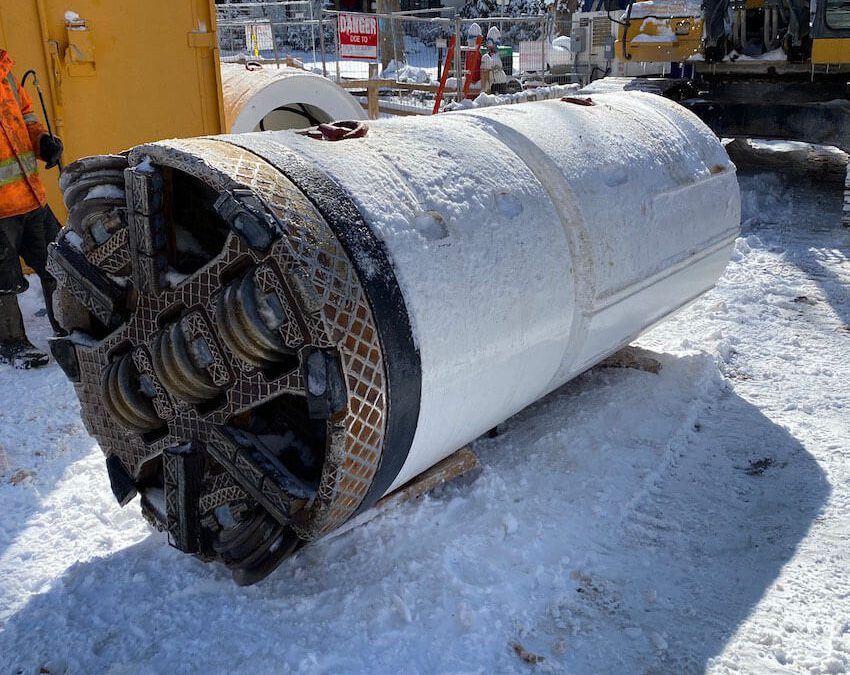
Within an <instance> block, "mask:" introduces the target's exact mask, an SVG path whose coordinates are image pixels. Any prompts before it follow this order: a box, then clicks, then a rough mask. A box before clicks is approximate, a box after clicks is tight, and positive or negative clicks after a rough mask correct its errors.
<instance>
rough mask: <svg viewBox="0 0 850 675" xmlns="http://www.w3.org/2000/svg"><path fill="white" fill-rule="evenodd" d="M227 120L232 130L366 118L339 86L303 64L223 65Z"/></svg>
mask: <svg viewBox="0 0 850 675" xmlns="http://www.w3.org/2000/svg"><path fill="white" fill-rule="evenodd" d="M221 85H222V96H223V99H224V118H225V124H226V127H227V129H228V130H229V131H230V133H233V134H241V133H245V132H248V131H280V130H283V129H304V128H306V127H312V126H316V125H317V124H324V123H325V122H330V121H332V120H351V119H354V120H360V119H364V118H365V113H364V112H363V107H362V106H361V105H360V104H359V103H358V102H357V100H356V99H355V98H354V97H353V96H352V95H351V94H349V93H348V92H347V91H345V89H343V88H342V87H340V86H339V85H338V84H335V83H334V82H331V81H330V80H329V79H327V78H325V77H321V76H320V75H314V74H312V73H308V72H306V71H304V70H299V69H297V68H286V67H282V68H279V69H278V68H273V67H270V66H265V67H262V68H257V67H253V69H251V70H249V69H248V68H246V66H244V65H240V64H235V63H222V64H221Z"/></svg>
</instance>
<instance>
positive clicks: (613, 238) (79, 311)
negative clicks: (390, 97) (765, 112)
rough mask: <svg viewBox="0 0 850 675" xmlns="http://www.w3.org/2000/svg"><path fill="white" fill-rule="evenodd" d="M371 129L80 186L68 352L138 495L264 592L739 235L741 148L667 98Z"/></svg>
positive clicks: (656, 310) (659, 313)
mask: <svg viewBox="0 0 850 675" xmlns="http://www.w3.org/2000/svg"><path fill="white" fill-rule="evenodd" d="M582 103H587V102H586V101H585V102H582ZM331 131H334V130H331ZM358 132H360V134H362V132H363V129H362V128H360V129H358V130H355V132H352V133H348V134H346V135H347V136H348V137H347V138H344V139H343V140H341V141H338V142H329V141H328V140H326V138H325V137H323V136H322V134H319V133H313V134H311V136H307V135H299V134H296V133H294V132H267V133H259V134H242V135H233V136H220V137H215V138H195V139H188V140H173V141H163V142H161V143H152V144H148V145H143V146H139V147H137V148H135V149H133V150H132V151H131V152H130V153H129V156H128V157H122V156H112V157H95V158H90V159H85V160H81V161H80V162H77V163H75V164H74V165H72V166H70V167H68V169H67V170H66V172H65V174H64V179H63V187H64V189H65V198H66V199H67V201H68V205H69V207H70V209H71V217H70V219H69V223H70V224H69V226H67V227H66V229H65V230H64V231H63V234H62V235H61V236H60V238H59V240H58V243H57V244H56V245H55V246H54V247H53V248H52V249H51V269H52V270H53V271H54V274H56V276H57V277H58V279H59V283H60V286H61V291H60V299H59V303H58V305H59V306H58V310H59V316H60V320H61V321H62V322H63V324H64V325H65V327H66V328H67V329H68V330H69V331H70V332H71V335H70V337H69V338H66V339H62V340H59V341H57V342H55V343H54V354H55V355H56V357H57V359H58V360H59V361H60V363H62V364H63V367H64V368H65V370H66V372H67V373H68V375H69V377H70V378H71V379H72V380H73V381H74V382H75V383H76V389H77V393H78V395H79V397H80V401H81V404H82V414H83V417H84V419H85V422H86V424H87V428H88V429H89V431H90V432H91V434H92V435H93V436H94V437H95V438H96V439H97V440H98V441H99V443H100V445H101V447H102V449H103V451H104V452H105V454H106V456H107V466H108V468H109V474H110V478H111V481H112V487H113V490H114V491H115V494H116V496H117V498H118V500H119V501H120V502H121V503H122V504H125V503H127V502H128V501H129V500H130V499H132V497H133V496H134V495H135V494H136V493H137V492H140V493H141V495H142V508H143V510H144V512H145V513H146V514H147V516H148V517H149V518H150V519H151V520H152V522H154V523H155V524H156V525H157V526H159V527H161V528H164V529H166V530H167V531H168V532H169V534H170V537H171V541H172V543H173V544H174V545H175V546H177V547H178V548H180V549H182V550H184V551H187V552H190V553H194V554H196V555H199V556H201V557H202V558H204V559H206V560H219V561H223V562H224V563H225V564H227V565H228V566H229V567H231V568H232V569H233V570H234V571H235V572H234V574H235V577H236V579H237V581H239V582H240V583H250V582H253V581H255V580H257V579H259V578H262V577H263V576H264V575H265V574H267V573H268V572H269V571H270V570H271V569H273V568H274V566H275V565H277V563H278V562H279V561H280V560H281V559H282V558H283V557H285V556H286V555H288V554H289V553H291V552H292V551H294V550H295V549H296V548H297V547H298V546H300V545H301V544H302V543H303V542H306V541H310V540H314V539H316V538H318V537H320V536H322V535H323V534H325V533H327V532H329V531H331V530H333V529H334V528H336V527H338V526H339V525H341V524H342V523H344V522H345V521H346V520H347V519H349V518H351V517H352V516H353V515H355V514H356V513H358V512H360V511H362V510H363V509H366V508H368V507H369V506H371V505H372V504H374V503H375V502H376V500H378V499H379V498H380V497H381V496H383V495H385V494H387V493H388V492H389V491H391V490H393V489H395V488H397V487H398V486H400V485H402V484H403V483H405V482H406V481H408V480H410V479H411V478H413V477H414V476H416V475H417V474H418V473H419V472H421V471H423V470H424V469H426V468H427V467H429V466H431V465H433V464H435V463H436V462H438V461H439V460H440V459H442V458H443V457H446V456H447V455H449V454H450V453H451V452H453V451H454V450H456V449H457V448H459V447H461V446H463V445H464V444H465V443H468V442H469V441H471V440H473V439H475V438H476V437H478V436H479V435H480V434H482V433H483V432H485V431H487V430H488V429H490V428H492V427H493V426H495V425H496V424H497V423H499V422H501V421H503V420H504V419H506V418H507V417H509V416H510V415H513V414H514V413H516V412H517V411H519V410H521V409H522V408H523V407H524V406H527V405H528V404H529V403H531V402H532V401H534V400H536V399H538V398H540V397H541V396H543V395H545V394H546V393H548V392H550V391H552V390H553V389H555V388H556V387H558V386H560V385H562V384H563V383H564V382H566V381H567V380H569V379H570V378H572V377H574V376H575V375H577V374H579V373H581V372H582V371H583V370H585V369H587V368H589V367H590V366H592V365H593V364H595V363H597V362H598V361H600V360H601V359H604V358H605V357H606V356H608V355H609V354H611V353H612V352H614V351H616V350H618V349H619V348H621V347H622V346H623V345H626V344H627V343H629V342H630V341H631V340H633V339H634V338H635V337H636V336H637V335H639V334H640V333H641V332H642V331H644V330H646V329H647V328H648V327H650V326H652V325H653V324H655V323H656V322H658V321H660V320H661V319H663V318H664V317H665V316H667V315H669V314H670V313H671V312H673V311H675V310H677V309H679V308H681V307H683V306H684V305H686V304H687V303H689V302H690V301H692V300H693V299H694V298H696V297H697V296H698V295H700V294H701V293H703V292H705V291H706V290H707V289H709V288H711V287H712V285H713V284H714V283H715V281H716V279H717V278H718V276H719V275H720V274H721V272H722V271H723V269H724V266H725V265H726V262H727V259H728V256H729V252H730V249H731V246H732V243H733V240H734V238H735V236H736V234H737V233H738V223H739V215H740V214H739V208H740V206H739V195H738V185H737V182H736V178H735V169H734V167H733V165H732V164H731V163H730V161H729V159H728V157H727V155H726V153H725V151H724V149H723V147H722V146H721V145H720V143H719V141H718V140H717V138H716V137H715V136H714V135H713V134H712V133H711V132H710V131H709V130H708V129H707V127H705V126H704V125H703V124H702V123H701V122H700V121H699V120H698V119H697V118H696V117H695V116H693V115H692V114H690V113H689V112H687V111H686V110H685V109H684V108H682V107H680V106H678V105H676V104H675V103H672V102H670V101H668V100H665V99H662V98H660V97H656V96H651V95H646V94H611V95H603V96H599V97H597V98H595V99H594V100H593V102H592V103H591V104H576V103H575V102H570V101H547V102H543V103H530V104H522V105H517V106H510V107H504V108H493V109H489V110H485V111H471V112H458V113H451V114H446V115H440V116H437V117H432V118H427V119H416V120H408V119H397V120H386V121H384V120H382V121H379V122H375V123H372V124H371V127H370V128H369V129H368V132H367V133H366V134H365V135H361V137H359V138H355V137H354V136H358ZM330 135H332V136H335V135H336V133H332V134H330ZM317 137H318V138H317ZM125 193H126V199H125Z"/></svg>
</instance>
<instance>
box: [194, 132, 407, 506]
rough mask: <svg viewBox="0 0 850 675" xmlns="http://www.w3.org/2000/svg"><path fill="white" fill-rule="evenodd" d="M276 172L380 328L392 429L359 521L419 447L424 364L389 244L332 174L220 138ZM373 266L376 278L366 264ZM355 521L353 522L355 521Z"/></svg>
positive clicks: (246, 141) (257, 145) (274, 149)
mask: <svg viewBox="0 0 850 675" xmlns="http://www.w3.org/2000/svg"><path fill="white" fill-rule="evenodd" d="M210 140H215V141H221V142H225V143H230V144H231V145H235V146H237V147H239V148H242V149H243V150H246V151H248V152H250V153H252V154H254V155H256V156H258V157H260V158H261V159H263V160H265V161H266V162H268V163H269V164H271V165H272V166H274V167H275V168H276V169H277V170H278V171H279V172H280V173H281V174H283V175H284V176H285V177H286V178H287V179H288V180H289V181H291V182H292V183H293V184H294V185H295V186H296V187H297V188H298V189H299V190H301V192H302V193H303V194H304V196H306V197H307V199H309V200H310V202H311V203H312V204H313V206H314V207H315V208H316V209H317V210H318V212H319V213H320V214H321V215H322V217H323V218H324V219H325V221H326V222H327V224H328V226H329V227H330V228H331V230H332V231H333V233H334V235H335V236H336V238H337V240H339V242H340V244H341V245H342V247H343V248H344V249H345V252H346V254H347V255H348V258H349V260H350V261H351V264H352V265H353V267H354V269H355V271H356V272H357V276H358V277H359V279H360V284H361V285H362V286H363V288H364V290H365V291H366V299H367V301H368V303H369V306H370V307H371V309H372V314H373V316H374V318H375V324H376V326H377V328H378V339H379V340H380V342H381V350H382V351H383V355H384V367H385V368H386V372H387V375H386V378H387V426H386V430H385V435H384V445H383V448H382V449H381V459H380V463H379V464H378V470H377V471H376V472H375V476H374V478H373V479H372V484H371V485H370V486H369V490H368V491H367V493H366V496H365V497H364V498H363V501H361V502H360V505H359V506H358V508H357V511H355V513H354V514H353V515H354V516H356V515H357V514H359V513H362V512H363V511H365V510H366V509H368V508H370V507H371V506H373V505H374V504H375V502H377V501H378V500H379V499H380V498H381V497H382V496H383V495H384V493H385V492H386V491H387V490H388V489H389V487H390V485H392V483H393V481H394V480H395V478H396V476H398V474H399V472H400V471H401V468H402V467H403V466H404V463H405V461H407V456H408V454H409V452H410V449H411V446H412V445H413V437H414V435H415V434H416V427H417V424H418V422H419V405H420V400H421V394H422V362H421V359H420V355H419V349H418V348H417V347H416V343H415V341H414V339H413V328H412V326H411V323H410V315H409V314H408V311H407V306H406V304H405V302H404V296H403V295H402V293H401V288H400V287H399V284H398V279H397V278H396V275H395V270H394V269H393V266H392V263H391V262H390V259H389V256H388V255H387V251H386V248H385V247H384V243H383V242H382V241H381V240H380V239H378V237H377V236H375V233H374V232H372V230H371V229H370V228H369V226H368V225H367V224H366V222H365V221H364V219H363V216H362V215H361V213H360V210H359V209H358V208H357V205H356V204H355V203H354V202H353V201H352V199H351V197H349V196H348V194H347V193H346V192H345V190H343V188H342V187H341V186H340V185H339V184H338V183H337V182H336V181H334V180H333V179H332V178H330V177H329V176H328V175H327V174H325V173H324V172H322V171H320V170H319V169H317V168H316V167H314V166H312V165H311V164H309V163H308V162H306V161H304V160H303V159H301V158H300V157H299V156H298V155H296V154H295V153H293V152H292V151H290V150H288V149H286V148H283V147H280V146H277V145H274V146H272V145H270V144H268V143H266V142H265V139H263V138H262V137H261V136H260V135H259V134H257V135H254V134H241V135H238V136H234V135H231V136H214V137H210ZM365 260H368V261H369V263H370V267H371V268H372V269H371V270H370V273H367V272H366V270H364V269H363V265H362V262H361V261H365ZM352 517H353V516H352Z"/></svg>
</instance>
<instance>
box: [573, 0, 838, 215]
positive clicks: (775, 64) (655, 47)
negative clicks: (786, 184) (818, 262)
mask: <svg viewBox="0 0 850 675" xmlns="http://www.w3.org/2000/svg"><path fill="white" fill-rule="evenodd" d="M586 14H587V16H583V13H581V12H579V13H577V15H575V16H574V18H573V30H574V31H576V30H578V39H576V35H575V33H574V35H573V36H572V43H573V44H575V45H577V48H576V49H574V53H575V59H576V64H581V66H582V67H581V68H577V70H578V71H579V73H580V74H581V73H585V74H586V75H589V76H588V77H586V78H585V79H586V80H591V79H594V78H593V77H592V76H593V75H594V74H599V73H602V74H605V75H608V77H604V78H600V79H597V80H595V81H593V82H592V83H590V84H589V85H588V86H587V87H585V89H584V91H585V92H586V93H593V92H594V91H596V92H599V91H611V90H617V89H623V90H628V89H642V90H646V91H653V92H655V93H658V94H661V95H664V96H667V97H668V98H672V99H674V100H677V101H678V102H680V103H681V104H682V105H684V106H685V107H687V108H688V109H690V110H691V111H692V112H694V113H695V114H696V115H697V116H699V117H700V118H701V119H702V120H703V121H704V122H706V123H707V124H708V126H709V127H710V128H711V129H712V130H713V131H714V132H715V133H716V134H717V135H718V136H721V137H724V138H763V139H778V140H791V141H802V142H806V143H814V144H819V145H830V146H835V147H838V148H840V149H842V150H844V151H845V152H850V0H704V2H703V3H702V5H695V4H691V3H688V2H681V1H674V2H664V1H663V0H660V1H659V0H649V1H643V2H634V1H633V2H629V3H628V4H626V5H625V7H624V8H623V7H621V6H617V7H611V6H608V7H604V6H603V7H602V8H598V9H597V11H594V12H590V13H586ZM605 21H608V22H610V24H609V25H610V31H609V32H608V35H607V36H605V39H604V40H602V41H600V40H599V38H598V37H597V36H602V35H604V33H605V30H604V24H603V25H601V26H600V25H599V23H600V22H605ZM582 24H584V25H582ZM583 31H584V32H583ZM696 36H700V37H696ZM597 45H598V46H597ZM582 48H584V51H581V50H582ZM842 222H843V223H844V225H846V226H850V169H848V174H847V178H846V181H845V192H844V212H843V220H842Z"/></svg>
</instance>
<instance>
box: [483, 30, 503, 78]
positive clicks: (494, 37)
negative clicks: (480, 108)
mask: <svg viewBox="0 0 850 675" xmlns="http://www.w3.org/2000/svg"><path fill="white" fill-rule="evenodd" d="M500 37H501V33H499V29H498V28H496V27H495V26H492V27H491V28H490V30H488V31H487V53H486V54H484V56H482V57H481V91H483V92H485V93H487V94H490V93H493V94H504V93H506V92H507V90H508V87H507V83H508V76H507V75H505V68H504V66H503V65H502V58H501V57H500V56H499V49H498V45H497V43H498V42H499V38H500Z"/></svg>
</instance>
